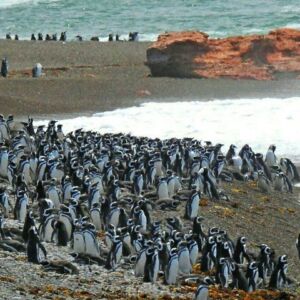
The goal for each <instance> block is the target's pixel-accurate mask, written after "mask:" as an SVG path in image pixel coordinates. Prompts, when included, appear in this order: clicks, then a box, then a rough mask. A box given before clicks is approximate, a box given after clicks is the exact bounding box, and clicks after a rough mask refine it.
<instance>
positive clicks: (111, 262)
mask: <svg viewBox="0 0 300 300" xmlns="http://www.w3.org/2000/svg"><path fill="white" fill-rule="evenodd" d="M122 252H123V243H122V241H121V239H120V236H118V235H115V236H114V237H113V245H112V247H111V249H110V251H109V254H108V257H107V262H106V265H105V267H106V268H107V269H112V270H115V269H116V268H117V266H118V264H119V263H120V261H121V258H122Z"/></svg>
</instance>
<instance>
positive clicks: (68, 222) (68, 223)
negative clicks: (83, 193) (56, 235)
mask: <svg viewBox="0 0 300 300" xmlns="http://www.w3.org/2000/svg"><path fill="white" fill-rule="evenodd" d="M58 218H59V220H60V221H61V222H63V223H64V224H65V227H66V230H67V234H68V241H70V240H71V238H72V234H73V230H74V225H73V219H72V217H71V214H70V211H69V208H68V207H66V206H63V205H62V206H61V210H60V212H59V214H58Z"/></svg>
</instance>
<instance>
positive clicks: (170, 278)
mask: <svg viewBox="0 0 300 300" xmlns="http://www.w3.org/2000/svg"><path fill="white" fill-rule="evenodd" d="M178 269H179V261H178V254H177V249H176V248H172V249H171V250H170V253H169V260H168V264H167V266H166V269H165V282H166V283H167V284H176V283H177V279H178Z"/></svg>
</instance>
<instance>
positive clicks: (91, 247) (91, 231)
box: [83, 226, 100, 257]
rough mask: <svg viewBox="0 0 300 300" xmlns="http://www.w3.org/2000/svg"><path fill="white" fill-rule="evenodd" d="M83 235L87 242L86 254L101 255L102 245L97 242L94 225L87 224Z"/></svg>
mask: <svg viewBox="0 0 300 300" xmlns="http://www.w3.org/2000/svg"><path fill="white" fill-rule="evenodd" d="M83 237H84V244H85V254H87V255H90V256H92V257H99V256H100V247H99V244H98V242H97V237H96V232H95V228H94V226H87V227H86V228H84V229H83Z"/></svg>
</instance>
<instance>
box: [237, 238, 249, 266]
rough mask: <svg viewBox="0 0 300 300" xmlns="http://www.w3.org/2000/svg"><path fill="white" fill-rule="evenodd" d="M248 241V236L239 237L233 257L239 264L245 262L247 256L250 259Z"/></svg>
mask: <svg viewBox="0 0 300 300" xmlns="http://www.w3.org/2000/svg"><path fill="white" fill-rule="evenodd" d="M246 242H247V238H246V237H244V236H241V237H239V238H238V240H237V242H236V246H235V249H234V255H233V258H234V260H235V262H236V263H237V264H244V261H245V258H246V259H247V260H248V261H250V258H249V255H248V254H247V245H246Z"/></svg>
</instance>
